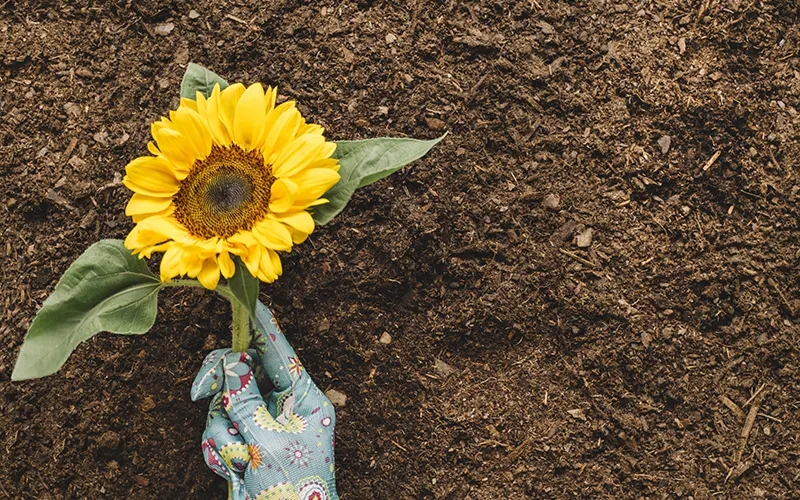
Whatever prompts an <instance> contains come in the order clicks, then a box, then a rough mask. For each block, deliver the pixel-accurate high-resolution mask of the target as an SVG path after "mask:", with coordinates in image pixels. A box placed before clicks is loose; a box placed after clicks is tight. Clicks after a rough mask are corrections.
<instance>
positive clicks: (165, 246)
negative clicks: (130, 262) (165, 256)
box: [139, 241, 175, 259]
mask: <svg viewBox="0 0 800 500" xmlns="http://www.w3.org/2000/svg"><path fill="white" fill-rule="evenodd" d="M174 244H175V242H174V241H168V242H166V243H162V244H160V245H153V246H151V247H148V248H145V249H144V250H142V251H141V252H140V253H139V258H140V259H141V258H143V257H146V258H148V259H149V258H150V256H151V255H152V254H153V253H154V252H165V251H166V250H168V249H169V247H171V246H172V245H174Z"/></svg>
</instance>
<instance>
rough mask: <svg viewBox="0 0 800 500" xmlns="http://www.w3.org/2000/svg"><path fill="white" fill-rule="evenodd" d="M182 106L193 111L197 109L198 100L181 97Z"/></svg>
mask: <svg viewBox="0 0 800 500" xmlns="http://www.w3.org/2000/svg"><path fill="white" fill-rule="evenodd" d="M180 108H189V109H191V110H192V111H197V101H193V100H191V99H188V98H186V97H181V105H180Z"/></svg>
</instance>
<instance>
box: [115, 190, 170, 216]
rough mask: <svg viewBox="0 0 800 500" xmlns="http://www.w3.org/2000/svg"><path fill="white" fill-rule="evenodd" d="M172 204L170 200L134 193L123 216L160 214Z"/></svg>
mask: <svg viewBox="0 0 800 500" xmlns="http://www.w3.org/2000/svg"><path fill="white" fill-rule="evenodd" d="M171 203H172V198H171V197H170V198H161V197H155V196H147V195H145V194H140V193H134V194H133V196H131V199H130V201H128V205H127V206H126V207H125V215H127V216H129V217H130V216H131V215H141V214H152V213H157V212H162V211H164V210H166V209H167V208H168V207H169V206H170V204H171Z"/></svg>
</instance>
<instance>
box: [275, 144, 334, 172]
mask: <svg viewBox="0 0 800 500" xmlns="http://www.w3.org/2000/svg"><path fill="white" fill-rule="evenodd" d="M324 144H325V138H324V137H322V136H321V135H302V136H300V137H298V138H297V139H295V140H293V141H292V142H291V143H289V144H288V145H287V146H286V147H285V148H283V150H281V152H280V154H278V156H277V158H275V162H274V164H273V165H274V166H273V168H272V173H273V175H274V176H275V177H279V178H280V177H291V176H293V175H296V174H298V173H300V171H302V170H303V169H305V168H307V167H308V165H309V164H311V162H312V161H314V160H316V159H318V158H323V155H322V150H323V148H322V146H323V145H324ZM334 147H335V146H334ZM325 149H330V148H325ZM328 156H330V155H328Z"/></svg>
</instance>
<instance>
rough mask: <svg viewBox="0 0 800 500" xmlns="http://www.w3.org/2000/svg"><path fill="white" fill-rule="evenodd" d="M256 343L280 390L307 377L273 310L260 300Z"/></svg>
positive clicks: (269, 373)
mask: <svg viewBox="0 0 800 500" xmlns="http://www.w3.org/2000/svg"><path fill="white" fill-rule="evenodd" d="M253 341H254V344H255V346H256V350H258V354H259V356H260V357H261V365H262V366H263V367H264V371H265V372H266V374H267V376H268V377H269V379H270V381H272V383H273V384H274V385H275V389H276V390H278V391H284V390H286V389H288V388H290V387H292V386H293V385H295V384H297V383H298V382H300V381H302V380H303V379H304V378H307V377H308V375H307V374H306V371H305V369H304V368H303V364H302V363H301V362H300V360H299V359H298V358H297V354H295V352H294V349H292V346H291V345H289V342H288V341H287V340H286V337H285V336H284V335H283V332H281V329H280V327H279V326H278V321H277V320H276V319H275V316H273V315H272V312H271V311H270V310H269V309H268V308H267V306H265V305H264V304H262V303H261V301H258V303H257V304H256V331H255V336H254V339H253Z"/></svg>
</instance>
